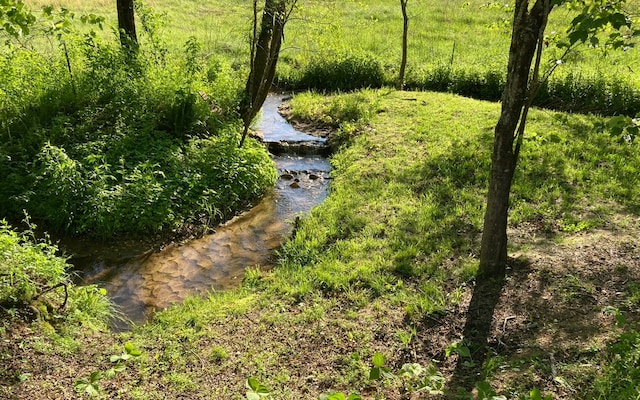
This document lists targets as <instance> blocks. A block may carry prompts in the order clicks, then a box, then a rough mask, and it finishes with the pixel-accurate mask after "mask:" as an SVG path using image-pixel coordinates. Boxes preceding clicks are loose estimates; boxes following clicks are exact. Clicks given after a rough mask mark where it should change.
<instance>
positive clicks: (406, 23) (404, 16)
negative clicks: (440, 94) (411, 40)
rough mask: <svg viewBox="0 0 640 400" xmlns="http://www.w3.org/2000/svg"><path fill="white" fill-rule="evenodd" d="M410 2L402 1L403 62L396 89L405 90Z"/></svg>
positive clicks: (401, 62)
mask: <svg viewBox="0 0 640 400" xmlns="http://www.w3.org/2000/svg"><path fill="white" fill-rule="evenodd" d="M408 1H409V0H400V7H401V8H402V21H403V24H402V61H400V73H399V74H398V85H397V86H396V89H398V90H402V88H404V75H405V70H406V69H407V40H408V36H409V16H408V15H407V2H408Z"/></svg>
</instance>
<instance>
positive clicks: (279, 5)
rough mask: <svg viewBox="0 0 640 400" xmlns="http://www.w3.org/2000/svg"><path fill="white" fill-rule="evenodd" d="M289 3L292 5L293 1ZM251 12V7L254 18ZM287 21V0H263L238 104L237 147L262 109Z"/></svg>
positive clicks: (271, 82)
mask: <svg viewBox="0 0 640 400" xmlns="http://www.w3.org/2000/svg"><path fill="white" fill-rule="evenodd" d="M293 3H294V4H295V1H294V2H293ZM255 12H256V11H255V3H254V18H255ZM287 18H288V13H287V0H265V5H264V10H263V12H262V20H261V22H260V34H259V35H258V37H256V34H255V27H254V39H253V41H254V42H253V43H252V48H251V53H252V59H251V70H250V72H249V78H248V79H247V83H246V85H245V96H244V98H243V100H242V102H241V104H240V115H241V116H242V121H243V123H244V131H243V133H242V139H241V140H240V146H242V145H243V143H244V139H245V137H246V135H247V131H248V129H249V125H250V124H251V121H252V120H253V118H255V116H256V115H257V114H258V111H260V108H262V105H263V104H264V101H265V99H266V98H267V94H268V93H269V90H270V89H271V85H272V84H273V80H274V77H275V73H276V66H277V63H278V57H279V55H280V47H281V46H282V39H283V37H284V26H285V23H286V21H287ZM254 21H255V20H254Z"/></svg>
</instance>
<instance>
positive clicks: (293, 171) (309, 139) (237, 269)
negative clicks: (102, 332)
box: [62, 95, 330, 329]
mask: <svg viewBox="0 0 640 400" xmlns="http://www.w3.org/2000/svg"><path fill="white" fill-rule="evenodd" d="M282 100H283V98H282V96H275V95H274V96H269V97H268V98H267V101H266V102H265V104H264V107H263V110H262V115H261V117H260V118H259V121H258V122H257V124H256V126H255V128H256V129H257V130H258V132H260V133H261V134H262V135H263V136H264V142H265V143H266V144H268V145H269V149H270V151H271V152H272V153H276V154H278V155H274V156H273V159H274V161H275V162H276V167H277V169H278V173H279V176H280V178H279V179H278V181H277V184H276V187H275V189H274V190H273V192H272V193H270V194H268V195H267V196H266V197H265V198H264V199H263V200H262V201H261V202H260V203H259V204H258V205H256V206H255V207H254V208H252V209H251V210H249V211H247V212H246V213H244V214H242V215H239V216H237V217H235V218H234V219H232V220H230V221H228V222H227V223H225V224H224V225H222V226H220V227H218V228H217V229H216V230H215V232H214V233H212V234H209V235H206V236H204V237H202V238H199V239H195V240H192V241H189V242H186V243H183V244H170V245H168V246H166V247H165V248H163V249H162V250H159V251H155V250H153V249H149V248H144V247H143V246H141V245H136V244H133V245H132V244H128V245H121V246H120V247H118V246H113V245H109V244H104V243H103V244H93V243H90V242H83V241H76V242H75V243H63V244H62V247H63V248H65V250H66V252H67V253H69V254H72V255H73V257H72V258H71V260H70V263H71V264H73V265H74V267H75V268H76V270H77V273H78V274H79V277H80V283H81V284H98V285H99V286H100V287H104V288H105V289H106V290H107V293H108V295H109V297H110V298H111V299H112V300H113V301H114V302H115V303H116V304H117V305H118V307H119V309H120V310H121V311H122V313H123V314H124V315H125V316H126V318H127V319H130V320H131V321H132V322H135V323H142V322H144V321H145V320H147V319H148V318H149V317H150V316H151V315H152V314H153V313H154V312H155V311H156V310H161V309H163V308H166V307H168V306H169V305H171V304H172V303H176V302H180V301H182V300H184V299H185V298H186V297H187V296H188V295H189V294H191V293H207V292H209V291H211V290H224V289H229V288H233V287H237V286H238V285H240V283H241V281H242V278H243V276H244V271H245V269H246V268H248V267H253V266H256V265H259V266H261V267H262V268H269V267H271V266H273V261H274V250H275V249H276V248H278V247H279V246H280V245H281V244H282V243H283V241H284V240H285V238H286V237H287V236H288V235H289V234H291V231H292V230H293V226H294V221H295V218H296V217H297V216H299V215H301V214H304V213H307V212H308V211H309V210H311V208H313V207H314V206H315V205H317V204H319V203H320V202H321V201H322V200H323V199H324V198H325V197H326V195H327V190H328V182H329V171H330V165H329V161H328V160H327V158H326V157H324V156H321V155H317V154H320V153H322V154H324V153H325V150H324V141H325V139H322V138H318V137H315V136H310V135H307V134H305V133H302V132H299V131H297V130H295V129H294V128H293V127H292V126H291V125H289V124H288V123H287V121H286V120H285V119H284V118H282V116H280V114H279V113H278V106H279V105H280V104H281V103H282ZM285 152H288V153H285ZM300 154H302V155H300ZM314 154H315V155H314ZM114 327H115V328H116V329H126V328H127V323H124V322H116V323H115V326H114Z"/></svg>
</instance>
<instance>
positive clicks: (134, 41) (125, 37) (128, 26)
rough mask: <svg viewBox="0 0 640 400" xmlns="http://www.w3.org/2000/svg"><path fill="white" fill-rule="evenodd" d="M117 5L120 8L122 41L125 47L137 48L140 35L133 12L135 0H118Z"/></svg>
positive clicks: (119, 17) (119, 24)
mask: <svg viewBox="0 0 640 400" xmlns="http://www.w3.org/2000/svg"><path fill="white" fill-rule="evenodd" d="M116 5H117V8H118V30H119V31H120V43H121V44H122V46H123V47H126V48H135V47H136V46H137V45H138V37H137V35H136V23H135V19H134V13H133V10H134V7H133V0H117V1H116Z"/></svg>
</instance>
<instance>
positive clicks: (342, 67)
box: [292, 52, 384, 91]
mask: <svg viewBox="0 0 640 400" xmlns="http://www.w3.org/2000/svg"><path fill="white" fill-rule="evenodd" d="M383 84H384V71H383V68H382V65H381V64H380V62H379V61H378V59H377V58H375V57H374V56H372V55H371V54H368V53H347V52H344V53H337V54H333V55H328V54H322V55H319V56H316V57H313V58H312V59H311V60H310V61H309V62H308V63H307V64H306V65H305V66H304V67H303V68H302V73H301V77H300V79H299V80H298V81H297V82H296V83H293V85H294V87H292V89H316V90H330V91H335V90H344V91H349V90H355V89H361V88H379V87H381V86H382V85H383Z"/></svg>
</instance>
